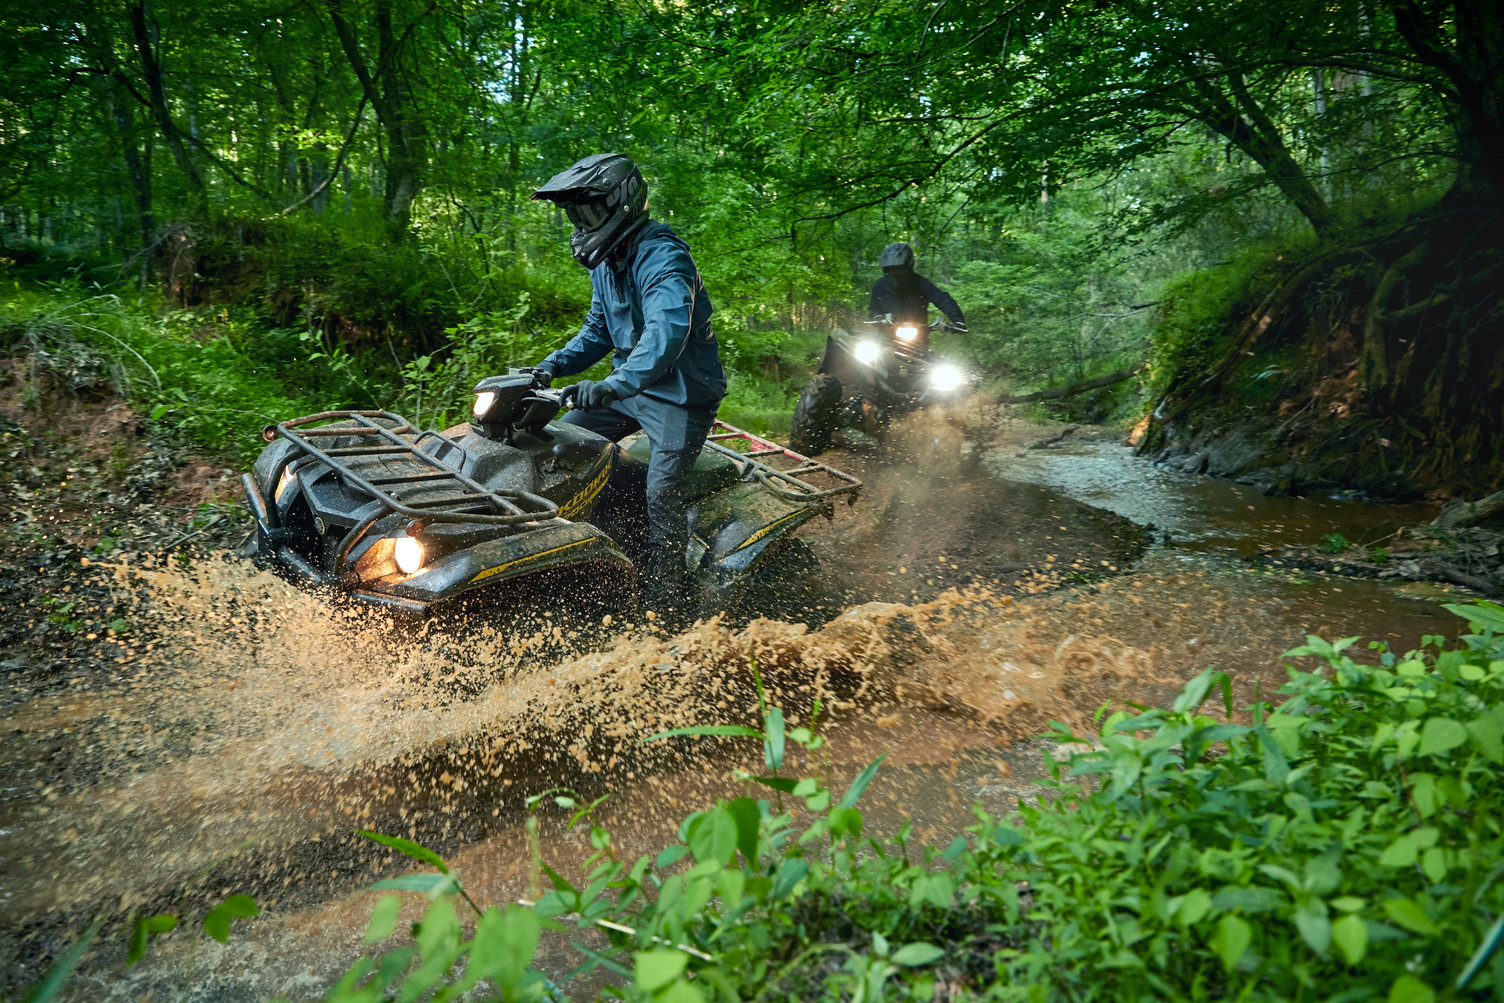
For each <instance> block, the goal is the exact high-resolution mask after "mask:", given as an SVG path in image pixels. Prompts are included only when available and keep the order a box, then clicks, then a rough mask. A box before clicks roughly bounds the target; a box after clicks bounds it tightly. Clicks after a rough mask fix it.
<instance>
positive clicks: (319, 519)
mask: <svg viewBox="0 0 1504 1003" xmlns="http://www.w3.org/2000/svg"><path fill="white" fill-rule="evenodd" d="M313 528H314V529H316V530H318V531H319V535H320V536H322V535H323V534H325V533H327V532H329V524H328V523H326V522H325V521H324V517H323V516H321V515H316V516H314V517H313Z"/></svg>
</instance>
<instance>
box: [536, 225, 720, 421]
mask: <svg viewBox="0 0 1504 1003" xmlns="http://www.w3.org/2000/svg"><path fill="white" fill-rule="evenodd" d="M590 288H591V293H592V295H591V297H590V312H589V313H588V314H587V315H586V317H585V323H584V324H583V325H581V327H580V333H579V334H577V335H575V336H574V337H573V338H571V339H570V340H569V342H568V344H566V345H565V346H564V347H563V348H561V349H559V350H558V351H556V352H554V353H553V354H552V355H550V356H549V357H548V358H546V359H544V360H543V362H542V365H543V366H544V367H545V368H547V369H548V370H550V371H551V372H553V374H554V375H555V376H571V375H573V374H575V373H579V372H583V371H585V370H586V369H589V368H590V367H591V366H593V365H595V364H596V363H597V362H599V361H600V360H601V359H603V358H605V357H606V353H607V352H612V351H614V352H615V355H613V356H612V359H611V375H610V376H608V377H606V380H605V382H606V383H607V384H608V385H609V386H610V387H611V388H612V389H613V390H615V391H616V396H617V397H619V398H622V399H625V398H628V397H635V396H636V395H638V394H642V395H643V396H644V397H648V398H652V399H656V400H661V401H665V402H667V403H669V404H678V405H681V406H687V407H695V406H704V405H710V406H714V405H715V404H717V403H719V402H720V399H721V398H722V397H724V396H726V372H725V370H723V369H722V368H721V353H720V347H719V346H718V345H717V343H716V340H715V333H714V332H713V331H712V330H711V326H710V315H711V313H712V312H713V310H714V308H713V307H712V306H711V305H710V297H709V296H708V295H706V293H705V283H704V282H703V281H702V280H701V279H700V272H699V269H697V268H696V267H695V263H694V260H693V259H692V258H690V256H689V245H688V244H686V243H685V242H684V241H683V240H681V239H680V238H679V237H678V236H676V235H675V234H674V231H673V230H671V229H670V228H669V227H667V226H666V225H664V224H663V223H659V222H657V221H656V220H649V221H648V222H647V223H646V224H644V225H643V227H642V229H640V230H638V231H637V233H636V235H635V236H634V237H633V238H632V243H631V245H630V246H629V247H628V248H627V250H626V253H624V254H622V255H620V256H617V255H615V254H613V255H611V256H610V257H608V258H607V259H606V260H605V261H604V262H602V263H601V264H599V265H597V266H596V267H595V268H593V269H591V271H590Z"/></svg>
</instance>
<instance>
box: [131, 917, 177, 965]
mask: <svg viewBox="0 0 1504 1003" xmlns="http://www.w3.org/2000/svg"><path fill="white" fill-rule="evenodd" d="M177 925H178V918H177V917H176V916H174V915H172V914H171V913H165V912H164V913H158V914H157V915H155V916H142V917H141V918H140V919H138V920H136V922H135V925H134V926H132V927H131V942H130V946H129V947H128V948H127V949H126V952H125V963H126V964H127V965H134V964H135V963H136V962H138V961H140V960H141V959H142V958H143V957H145V956H146V945H147V944H148V943H150V942H151V938H152V937H153V936H155V935H156V934H159V933H167V932H169V931H171V930H175V929H177Z"/></svg>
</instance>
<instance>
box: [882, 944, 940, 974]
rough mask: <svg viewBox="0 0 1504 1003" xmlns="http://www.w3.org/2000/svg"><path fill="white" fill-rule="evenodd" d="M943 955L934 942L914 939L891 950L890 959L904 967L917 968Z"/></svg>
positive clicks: (937, 959)
mask: <svg viewBox="0 0 1504 1003" xmlns="http://www.w3.org/2000/svg"><path fill="white" fill-rule="evenodd" d="M943 957H945V952H944V951H943V950H941V949H940V948H938V947H936V946H935V945H934V944H927V943H925V942H924V941H922V940H920V941H915V942H914V943H912V944H905V945H903V946H902V947H900V948H899V949H898V950H896V951H894V952H893V958H892V961H893V963H894V964H895V965H903V966H904V967H906V968H919V967H921V966H923V965H928V964H930V963H931V962H935V961H939V960H940V959H941V958H943Z"/></svg>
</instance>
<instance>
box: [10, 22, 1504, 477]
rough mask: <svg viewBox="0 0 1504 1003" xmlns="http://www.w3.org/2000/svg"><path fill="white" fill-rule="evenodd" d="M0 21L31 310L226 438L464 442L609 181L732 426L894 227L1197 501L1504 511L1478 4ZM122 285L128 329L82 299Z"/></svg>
mask: <svg viewBox="0 0 1504 1003" xmlns="http://www.w3.org/2000/svg"><path fill="white" fill-rule="evenodd" d="M5 18H6V21H5V31H4V33H3V35H4V42H3V44H4V45H5V46H6V52H5V56H6V58H5V70H4V72H5V74H6V86H5V87H4V93H3V97H0V101H3V108H0V135H3V143H4V146H3V157H4V163H3V169H4V170H3V176H4V178H5V181H4V189H3V191H0V212H3V217H4V221H3V227H0V233H3V237H4V241H5V247H6V249H7V251H6V260H7V262H8V264H7V265H6V270H7V272H8V273H9V274H10V275H11V276H12V278H13V282H12V283H11V284H12V286H13V291H12V293H11V295H12V296H13V297H14V296H15V295H16V294H17V293H18V292H21V291H25V292H32V291H33V290H36V289H37V288H38V287H37V286H36V283H37V282H38V281H52V282H58V281H71V282H73V283H74V285H72V286H68V287H67V288H66V289H55V290H53V291H51V292H48V293H44V294H41V295H43V296H44V301H42V302H39V303H38V304H36V308H38V309H41V310H43V312H46V311H49V310H50V311H57V310H67V309H74V310H77V309H87V310H90V311H95V312H101V311H102V312H103V313H106V314H109V315H110V316H109V317H108V318H107V320H108V323H109V324H116V325H124V326H125V327H126V328H128V329H129V330H131V331H132V332H133V333H132V334H131V335H130V336H129V337H126V338H124V339H123V340H126V341H129V342H130V343H131V345H132V348H133V349H134V351H133V352H131V353H123V352H121V351H120V350H119V346H118V345H116V346H115V347H114V348H113V349H111V348H110V347H109V346H110V345H112V344H114V343H113V342H111V341H109V339H96V340H103V342H104V345H105V350H106V351H112V352H113V354H115V355H118V356H120V359H119V366H121V367H123V368H124V369H127V370H132V371H131V372H130V373H129V374H128V377H127V378H130V379H133V380H135V381H136V382H140V381H141V380H142V379H143V378H147V377H145V376H144V374H143V373H142V372H141V371H140V368H141V367H142V366H143V365H150V366H151V368H152V369H153V370H159V369H160V368H162V367H165V368H170V369H173V370H174V371H175V373H176V375H175V376H174V377H172V378H170V379H168V380H167V381H165V382H164V383H163V385H162V387H160V388H159V387H158V386H157V385H156V383H157V381H151V382H152V387H151V389H150V391H149V394H150V395H153V396H154V397H156V398H160V399H154V401H153V406H160V405H164V404H165V405H167V406H168V407H169V408H170V411H171V417H170V418H169V420H171V421H175V422H179V423H181V424H183V425H186V426H188V427H190V428H196V429H198V430H199V431H198V432H197V434H198V435H199V436H201V437H207V439H208V441H209V442H210V444H211V445H213V446H215V447H220V448H223V447H224V446H225V445H227V444H228V438H227V437H226V436H225V435H224V433H223V432H221V431H220V430H221V429H224V428H225V422H224V421H223V419H222V417H215V418H206V417H205V414H206V413H209V414H214V415H219V416H223V415H225V414H227V413H231V412H233V411H235V410H236V409H242V410H246V411H252V410H254V411H257V412H261V413H266V412H273V411H278V410H279V406H280V407H285V406H286V404H285V403H284V402H288V403H290V402H291V401H292V400H299V401H314V400H317V401H318V402H319V403H320V404H325V405H329V406H333V405H335V404H343V403H361V404H367V403H370V402H371V401H373V400H375V399H378V398H379V399H381V400H382V401H386V402H392V401H393V400H396V401H401V402H403V403H404V404H406V405H407V406H409V407H416V408H419V410H422V409H424V408H427V407H430V406H431V407H434V408H436V409H439V410H442V409H444V408H447V407H450V406H452V403H453V402H455V401H458V400H459V399H460V398H462V397H463V395H464V391H466V390H468V384H469V383H470V382H473V380H472V377H473V376H474V375H475V373H478V372H482V371H485V370H487V369H488V367H489V368H494V367H496V366H498V365H504V364H506V363H519V362H523V361H533V360H532V358H531V356H533V355H537V354H539V353H541V352H543V351H544V350H546V349H548V348H550V347H552V346H553V345H554V344H555V343H557V342H558V341H560V340H561V339H562V338H563V337H564V336H565V335H567V334H568V333H569V332H570V330H571V325H572V324H574V323H576V322H577V320H578V317H579V315H580V313H581V311H582V308H583V306H584V303H585V300H586V298H587V297H588V293H587V291H586V290H587V286H586V283H585V276H584V275H583V274H581V273H580V272H578V271H576V270H575V268H574V266H573V265H572V264H571V262H570V260H569V257H568V255H567V254H566V253H565V248H564V243H565V242H564V240H563V239H562V238H563V235H564V231H565V227H564V222H563V219H562V216H560V215H559V214H558V213H557V212H554V213H550V212H549V211H546V210H545V209H542V208H540V207H539V206H538V205H528V204H527V196H528V195H529V194H530V192H531V189H532V187H534V186H536V185H537V184H538V183H540V182H541V181H542V180H543V179H545V178H546V177H548V176H549V175H550V174H551V173H553V172H554V171H556V170H559V169H562V167H563V166H564V165H566V164H568V163H570V162H572V161H573V160H575V159H577V158H578V157H580V156H583V155H586V154H589V153H592V152H600V151H604V150H615V151H620V152H624V153H627V154H629V155H630V156H632V157H634V158H635V159H637V160H638V161H639V162H640V163H641V164H643V165H644V167H645V170H646V172H647V176H648V178H649V183H650V185H651V192H652V195H651V198H652V208H653V211H655V212H656V213H657V214H658V216H659V217H660V218H662V219H663V220H665V221H666V222H669V223H670V224H671V225H673V226H674V227H676V229H677V230H678V231H679V232H680V233H681V235H682V236H684V237H685V238H686V239H687V240H688V241H689V242H690V244H691V246H692V247H693V248H694V253H695V256H696V260H697V263H698V264H699V265H700V268H701V270H702V272H703V274H704V276H705V279H706V284H707V289H708V290H709V292H710V295H711V296H712V298H713V301H714V303H715V305H716V307H717V310H718V313H719V316H718V319H717V326H718V331H719V335H720V337H721V339H722V343H723V345H724V354H725V355H726V356H727V357H728V361H729V362H730V364H731V366H732V367H733V368H734V370H735V371H736V373H737V374H738V378H737V379H735V380H733V381H732V382H733V389H732V397H731V400H730V402H729V403H728V408H729V409H730V413H732V414H735V415H740V416H742V420H743V421H745V422H747V423H749V424H753V425H757V426H759V427H762V428H766V429H769V430H773V429H776V428H777V427H778V425H779V416H780V415H781V414H782V413H784V412H786V411H787V409H788V406H789V404H790V397H791V393H792V390H793V388H794V385H795V384H797V382H798V376H799V375H800V373H801V367H802V368H804V369H807V368H808V366H809V364H810V361H811V356H812V355H814V354H815V353H816V352H817V351H818V344H819V338H818V335H819V334H820V333H822V332H823V331H824V330H825V329H826V328H828V327H829V326H830V325H831V324H832V323H837V322H840V323H849V322H850V321H851V320H852V319H853V318H854V317H855V316H856V315H857V314H858V313H860V307H861V301H862V292H863V291H864V290H865V288H866V285H867V284H869V283H870V282H871V281H872V278H873V277H874V276H875V275H876V268H875V263H876V252H877V250H878V249H880V248H881V247H882V246H883V245H884V244H886V243H888V242H889V241H890V240H897V239H904V240H908V241H909V242H910V243H912V244H913V246H914V247H915V248H916V249H917V250H918V253H919V256H920V261H921V265H920V267H921V270H922V271H924V272H925V273H926V274H928V275H930V276H931V277H932V278H934V279H935V280H936V281H938V282H940V284H941V285H942V286H945V287H947V288H949V289H950V290H951V291H952V292H953V294H954V295H955V296H956V297H957V299H958V300H959V301H960V302H961V304H962V305H963V308H964V309H966V310H967V311H968V316H969V318H970V319H971V334H970V336H969V338H967V339H966V340H965V342H964V344H961V345H960V346H958V349H959V350H960V351H961V352H963V353H965V354H966V355H967V356H968V357H969V358H970V359H971V360H972V362H973V364H974V365H975V366H976V367H977V368H978V369H979V371H980V372H982V373H984V374H986V376H988V377H989V378H991V379H993V380H996V381H999V382H1000V383H1001V384H1002V385H1004V386H1006V387H1008V388H1009V389H1011V390H1012V391H1014V392H1015V393H1019V392H1028V391H1032V390H1039V389H1042V388H1045V387H1047V386H1056V385H1061V384H1070V383H1074V382H1079V381H1082V380H1084V379H1088V378H1090V377H1093V376H1100V375H1103V374H1106V373H1110V372H1114V371H1118V370H1121V369H1123V368H1125V367H1127V366H1130V365H1133V364H1135V363H1141V362H1142V363H1147V364H1148V368H1147V369H1146V370H1145V372H1144V375H1143V376H1142V377H1141V381H1140V384H1139V385H1137V386H1135V387H1132V388H1129V387H1122V388H1119V390H1118V392H1116V393H1113V394H1108V395H1105V396H1106V399H1103V400H1095V401H1091V402H1089V403H1088V404H1087V406H1086V410H1088V411H1090V412H1092V413H1091V414H1090V415H1088V416H1089V417H1098V418H1100V417H1102V416H1103V415H1105V414H1106V413H1108V412H1111V413H1113V414H1114V415H1116V416H1118V417H1136V414H1137V411H1138V409H1139V408H1140V406H1142V405H1147V411H1148V413H1149V414H1150V415H1151V420H1150V422H1149V427H1147V428H1146V429H1145V433H1146V435H1147V437H1148V439H1149V441H1150V442H1151V443H1153V444H1155V445H1160V444H1164V445H1166V446H1170V447H1172V448H1178V449H1179V450H1180V451H1182V452H1191V451H1192V449H1193V447H1194V448H1195V450H1196V451H1197V452H1199V453H1200V454H1201V455H1203V456H1209V459H1210V464H1211V467H1212V469H1213V470H1218V471H1220V472H1225V473H1230V474H1242V473H1247V472H1249V471H1253V470H1257V471H1265V470H1274V471H1281V470H1283V471H1284V476H1285V478H1286V479H1290V478H1291V477H1293V478H1294V479H1296V480H1300V479H1309V478H1311V477H1312V476H1313V475H1314V473H1315V471H1318V470H1324V471H1325V473H1326V475H1327V476H1328V477H1329V478H1334V479H1336V480H1337V481H1338V482H1340V483H1345V484H1348V485H1350V486H1354V487H1358V488H1361V489H1365V490H1369V491H1374V492H1378V493H1384V494H1390V495H1394V494H1407V493H1408V494H1416V493H1426V492H1431V493H1437V492H1441V493H1445V492H1448V491H1451V490H1473V491H1479V490H1482V489H1484V488H1493V487H1496V486H1497V479H1498V469H1499V452H1498V450H1499V433H1500V423H1501V418H1500V410H1499V400H1500V395H1499V394H1498V392H1497V391H1498V390H1499V386H1500V383H1499V381H1500V379H1501V373H1504V370H1501V363H1500V356H1499V354H1498V352H1499V349H1498V345H1499V343H1500V342H1499V339H1497V338H1495V337H1492V336H1491V335H1492V334H1493V333H1495V332H1496V331H1497V328H1498V323H1499V313H1498V300H1497V297H1496V295H1495V293H1494V286H1495V285H1496V282H1495V281H1494V278H1493V277H1494V276H1496V275H1497V272H1495V271H1494V269H1495V268H1496V267H1497V266H1498V261H1497V259H1496V257H1495V255H1496V254H1497V239H1496V233H1497V231H1496V227H1495V225H1494V219H1495V216H1494V211H1495V205H1496V195H1495V192H1496V190H1497V188H1498V185H1499V183H1500V177H1501V171H1504V167H1501V166H1500V162H1501V150H1500V147H1499V143H1500V140H1499V138H1498V137H1499V135H1500V116H1501V115H1504V112H1501V108H1504V96H1501V93H1500V92H1501V88H1504V83H1501V82H1500V78H1499V74H1498V73H1497V72H1496V68H1497V65H1498V60H1499V58H1500V53H1501V52H1504V48H1501V47H1504V41H1501V30H1504V29H1501V26H1500V23H1499V18H1498V15H1497V13H1496V11H1495V10H1494V8H1493V5H1492V4H1488V3H1485V2H1481V0H1480V2H1477V3H1458V4H1450V3H1436V4H1426V3H1421V2H1419V0H1417V2H1407V3H1393V4H1387V5H1386V4H1375V3H1371V2H1368V0H1354V2H1353V3H1344V4H1337V5H1320V6H1316V5H1305V6H1301V5H1292V4H1289V3H1284V2H1281V3H1251V4H1237V5H1228V6H1225V7H1219V8H1213V9H1210V10H1208V9H1203V8H1202V7H1200V6H1198V5H1192V6H1187V7H1185V8H1183V9H1181V8H1170V9H1162V8H1160V7H1150V6H1145V5H1138V4H1114V5H1110V6H1094V7H1085V6H1081V5H1076V4H1049V3H1040V4H1028V3H1025V4H1017V5H1013V6H998V5H995V4H989V3H973V4H965V3H952V2H947V3H945V4H943V5H940V6H938V7H931V6H917V7H910V6H907V5H902V4H881V3H858V4H852V5H848V6H844V7H841V8H839V9H838V10H837V11H836V12H835V13H832V12H831V11H829V10H827V9H826V8H823V7H814V6H812V7H804V6H801V5H798V4H792V5H787V6H784V5H779V4H754V5H748V6H745V7H735V8H729V9H728V8H722V7H719V6H715V5H699V4H685V5H675V6H672V7H665V8H664V9H661V10H660V9H656V8H654V7H652V6H646V5H644V6H638V5H630V4H620V5H618V4H601V5H590V4H563V5H548V4H515V5H503V4H489V3H488V4H476V5H464V4H460V5H454V6H448V5H446V4H443V3H428V4H410V5H409V4H403V3H398V2H392V3H385V2H383V3H372V4H363V5H355V6H351V7H349V8H348V9H346V8H345V7H343V6H341V5H338V4H333V5H320V4H294V5H291V6H290V7H286V8H285V9H284V8H283V7H281V6H277V5H272V6H261V5H257V4H249V3H225V4H193V5H184V6H179V7H177V8H163V9H160V10H159V9H157V8H155V7H153V6H151V5H147V4H137V5H131V4H126V5H123V6H119V7H116V6H114V5H93V4H83V5H80V4H72V3H61V4H56V5H47V4H41V5H27V7H26V8H25V9H17V10H14V11H11V12H9V13H7V14H6V15H5ZM18 282H19V283H20V285H16V283H18ZM96 288H98V289H99V290H101V291H103V292H105V293H107V294H108V295H110V296H114V297H116V298H117V300H118V302H117V300H111V301H109V302H108V304H106V303H105V302H104V301H99V300H94V301H92V305H91V306H89V307H86V308H81V307H78V306H76V305H74V304H77V303H79V302H82V301H84V300H85V294H86V293H88V292H90V291H93V290H95V289H96ZM70 297H71V298H72V301H73V302H72V303H69V302H68V300H69V298H70ZM131 304H141V305H143V306H145V307H146V308H147V310H148V312H147V313H140V312H138V311H136V310H135V309H134V307H133V306H131ZM32 308H33V304H31V303H29V302H22V303H18V304H17V305H16V306H15V307H14V309H15V310H16V311H19V312H24V311H26V310H30V309H32ZM163 308H166V309H167V310H168V312H166V313H164V312H162V311H163ZM172 311H176V312H172ZM206 318H207V319H209V320H210V321H212V324H211V325H209V326H207V327H206V326H205V325H204V324H203V323H202V321H203V320H204V319H206ZM96 319H98V320H99V321H100V323H105V322H106V318H96ZM213 325H217V327H216V326H213ZM95 326H97V325H95ZM143 326H144V327H147V328H151V330H150V331H143V330H141V328H142V327H143ZM189 331H192V332H195V333H194V334H193V335H192V337H191V338H190V339H189V340H190V341H191V342H192V343H193V345H192V347H191V348H189V347H185V346H184V345H183V344H181V342H182V341H183V340H184V338H185V337H186V336H187V332H189ZM811 333H813V334H815V335H816V337H815V338H813V339H811V337H810V335H811ZM114 337H116V338H120V337H121V335H120V333H119V332H118V331H117V332H115V334H114ZM136 339H145V341H144V343H143V344H136ZM144 348H149V349H150V351H146V350H144ZM152 353H158V354H156V355H154V354H152ZM137 356H140V358H138V357H137ZM195 356H197V358H195ZM153 359H155V360H156V361H151V360H153ZM294 360H295V362H296V364H295V365H294V364H293V363H294ZM424 360H427V361H426V362H425V361H424ZM157 375H158V376H160V375H161V373H160V372H158V373H157ZM1130 398H1132V399H1131V400H1130ZM1245 404H1246V407H1245ZM1077 406H1079V405H1077ZM1245 410H1251V411H1253V412H1254V415H1253V416H1252V417H1248V418H1242V419H1240V418H1238V417H1237V416H1238V415H1239V414H1242V413H1243V412H1244V411H1245ZM1287 412H1293V413H1294V414H1295V415H1297V416H1298V417H1297V419H1296V420H1295V421H1293V422H1291V421H1290V420H1289V418H1288V416H1287V414H1286V413H1287ZM248 417H249V418H250V420H249V421H247V422H246V424H247V426H249V427H254V425H255V423H256V422H257V421H259V420H261V419H260V418H258V417H255V416H248ZM232 421H233V419H232ZM204 426H208V427H204ZM1380 442H1387V443H1388V445H1385V446H1381V445H1379V443H1380ZM1287 468H1288V469H1287Z"/></svg>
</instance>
